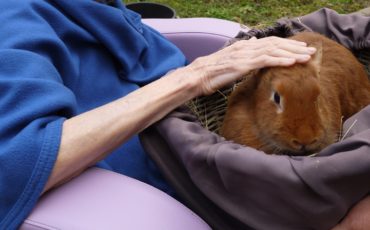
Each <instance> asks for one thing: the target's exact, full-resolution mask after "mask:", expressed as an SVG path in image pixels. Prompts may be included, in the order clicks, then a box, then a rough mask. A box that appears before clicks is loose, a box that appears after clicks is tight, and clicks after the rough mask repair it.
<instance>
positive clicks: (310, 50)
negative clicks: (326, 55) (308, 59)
mask: <svg viewBox="0 0 370 230" xmlns="http://www.w3.org/2000/svg"><path fill="white" fill-rule="evenodd" d="M308 51H309V52H310V53H311V54H313V53H315V52H316V48H315V47H308Z"/></svg>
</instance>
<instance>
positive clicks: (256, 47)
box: [44, 37, 315, 191]
mask: <svg viewBox="0 0 370 230" xmlns="http://www.w3.org/2000/svg"><path fill="white" fill-rule="evenodd" d="M314 52H315V49H312V48H309V47H306V44H305V43H302V42H297V41H292V40H287V39H282V38H274V37H271V38H265V39H258V40H257V39H252V40H249V41H240V42H238V43H235V44H234V45H232V46H230V47H227V48H225V49H222V50H220V51H218V52H216V53H214V54H211V55H209V56H206V57H201V58H199V59H197V60H195V61H194V62H193V63H191V64H190V65H188V66H186V67H183V68H179V69H177V70H175V71H173V72H171V73H170V74H168V75H167V76H165V77H163V78H160V79H159V80H157V81H154V82H152V83H150V84H148V85H146V86H144V87H142V88H140V89H138V90H136V91H134V92H132V93H131V94H129V95H127V96H125V97H122V98H121V99H118V100H116V101H113V102H111V103H109V104H106V105H103V106H101V107H98V108H96V109H94V110H91V111H88V112H85V113H83V114H80V115H78V116H75V117H72V118H70V119H67V120H66V121H65V122H64V124H63V132H62V138H61V144H60V148H59V153H58V157H57V160H56V163H55V167H54V169H53V171H52V174H51V176H50V177H49V180H48V182H47V185H46V187H45V189H44V191H46V190H48V189H50V188H52V187H53V186H54V185H56V184H60V183H63V182H65V181H66V180H69V179H70V178H72V177H73V176H75V175H77V174H79V173H80V172H81V171H83V170H84V169H86V168H87V167H89V166H91V165H94V164H95V163H97V162H98V161H99V160H101V159H103V158H104V157H105V156H107V155H108V154H109V153H110V152H111V151H112V150H113V149H114V148H116V147H117V146H119V145H121V144H122V143H123V142H125V141H126V140H128V139H129V138H130V137H131V136H132V135H134V134H135V133H138V132H139V131H141V130H143V129H144V128H146V127H147V126H149V125H151V124H153V123H154V122H156V121H158V120H159V119H161V118H162V117H163V116H164V115H166V114H167V113H169V112H170V111H171V110H173V109H175V108H176V107H178V106H180V105H181V104H183V103H184V102H186V101H188V100H190V99H192V98H194V97H196V96H199V95H204V94H210V93H212V92H214V91H216V90H217V89H219V88H220V87H223V86H225V85H227V84H231V83H232V82H234V81H235V80H237V79H239V78H241V77H242V76H244V75H245V74H247V73H248V72H249V71H251V70H254V69H258V68H262V67H265V66H277V65H279V66H288V65H292V64H293V63H295V62H306V61H308V60H309V58H310V55H311V54H313V53H314Z"/></svg>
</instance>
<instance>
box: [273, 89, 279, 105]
mask: <svg viewBox="0 0 370 230" xmlns="http://www.w3.org/2000/svg"><path fill="white" fill-rule="evenodd" d="M274 102H275V103H276V104H278V105H280V95H279V94H278V93H277V92H274Z"/></svg>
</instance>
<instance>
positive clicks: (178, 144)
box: [154, 9, 370, 230]
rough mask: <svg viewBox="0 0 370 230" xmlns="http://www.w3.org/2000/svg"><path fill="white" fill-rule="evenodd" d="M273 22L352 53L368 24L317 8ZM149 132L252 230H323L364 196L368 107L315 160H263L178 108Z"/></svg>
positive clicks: (363, 44)
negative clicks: (318, 35) (318, 36)
mask: <svg viewBox="0 0 370 230" xmlns="http://www.w3.org/2000/svg"><path fill="white" fill-rule="evenodd" d="M279 23H280V25H289V26H291V28H292V29H293V30H294V31H300V30H303V29H306V30H307V29H308V30H313V31H316V32H319V33H322V34H324V35H326V36H328V37H330V38H332V39H334V40H336V41H338V42H340V43H342V44H343V45H345V46H346V47H348V48H349V49H352V50H353V51H357V50H360V49H362V50H364V49H365V48H366V49H367V48H370V17H365V16H361V15H360V14H350V15H339V14H337V13H336V12H335V11H332V10H330V9H321V10H319V11H316V12H314V13H312V14H309V15H306V16H303V17H300V18H297V19H293V20H289V19H284V20H280V21H279ZM271 31H273V32H276V30H271ZM279 31H283V32H286V31H285V30H284V28H283V30H279ZM257 32H258V31H257ZM262 32H263V33H264V32H266V31H262ZM288 32H289V31H288ZM249 35H250V34H247V35H246V36H249ZM243 36H244V35H243V34H241V38H242V39H243ZM253 36H254V35H253ZM154 128H155V129H156V130H157V131H158V133H159V134H160V135H161V137H162V138H163V139H164V140H166V142H167V145H168V146H169V148H170V149H171V151H172V153H171V154H174V155H175V156H176V157H177V158H178V159H179V161H180V162H181V163H182V164H183V165H184V167H185V169H186V171H187V173H188V174H189V176H190V177H191V179H192V181H193V182H194V184H196V186H197V187H198V188H199V189H200V190H201V191H202V192H203V193H204V194H205V195H206V196H207V197H208V198H209V199H210V200H212V201H213V202H214V203H215V204H217V205H218V206H219V207H221V208H222V209H223V210H225V211H226V212H227V213H229V214H231V215H232V216H233V217H235V218H237V219H238V220H240V221H241V222H243V223H244V224H245V225H246V226H250V227H253V228H254V229H263V230H269V229H274V230H275V229H284V230H289V229H292V230H296V229H302V230H303V229H320V230H323V229H329V228H331V227H333V226H334V225H335V224H336V223H338V222H339V221H340V220H341V218H343V217H344V216H345V214H346V213H347V212H348V210H349V209H350V207H352V206H353V205H354V204H355V203H357V202H358V201H359V200H361V199H362V198H363V197H364V196H366V195H367V194H369V192H370V183H369V179H370V106H368V107H366V108H365V109H363V110H362V111H360V112H359V113H357V114H355V115H354V116H353V117H351V118H350V119H348V120H347V121H346V122H345V123H344V133H346V138H345V139H344V140H343V141H340V142H338V143H335V144H333V145H330V146H329V147H327V148H325V149H324V150H322V151H321V152H320V153H319V154H317V155H316V156H314V157H289V156H276V155H266V154H264V153H263V152H259V151H257V150H255V149H252V148H249V147H246V146H241V145H238V144H235V143H232V142H229V141H226V140H225V139H224V138H222V137H220V136H218V135H217V134H215V133H212V132H209V131H207V130H206V129H204V128H203V127H202V126H201V125H200V124H199V122H198V120H197V118H196V117H195V116H193V115H192V114H191V113H190V112H189V111H187V110H186V109H184V108H180V109H178V110H177V111H174V112H173V113H171V114H169V115H168V116H167V117H166V118H164V119H163V120H161V121H160V122H158V123H157V124H155V125H154ZM348 129H349V131H348V132H347V130H348ZM154 154H155V153H154ZM164 168H165V167H164ZM164 174H167V175H169V174H171V172H170V171H166V170H164Z"/></svg>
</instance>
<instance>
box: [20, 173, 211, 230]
mask: <svg viewBox="0 0 370 230" xmlns="http://www.w3.org/2000/svg"><path fill="white" fill-rule="evenodd" d="M20 229H21V230H36V229H38V230H40V229H43V230H45V229H90V230H93V229H110V230H112V229H151V230H165V229H168V230H173V229H176V230H188V229H195V230H197V229H199V230H203V229H210V227H209V226H208V225H207V224H206V223H205V222H204V221H203V220H202V219H200V218H199V217H198V216H197V215H195V214H194V213H193V212H192V211H190V210H189V209H188V208H186V207H185V206H184V205H182V204H181V203H179V202H178V201H176V200H175V199H173V198H172V197H170V196H168V195H167V194H165V193H163V192H162V191H160V190H158V189H156V188H153V187H152V186H149V185H147V184H144V183H142V182H139V181H137V180H134V179H132V178H129V177H126V176H123V175H121V174H117V173H114V172H111V171H107V170H104V169H99V168H91V169H89V170H87V171H86V172H84V173H83V174H82V175H80V176H78V177H77V178H75V179H73V180H72V181H70V182H68V183H67V184H65V185H63V186H61V187H59V188H58V189H55V190H52V191H50V192H49V193H47V194H45V195H44V196H43V197H42V198H41V200H40V201H39V202H38V204H37V206H36V207H35V209H34V210H33V212H32V213H31V215H30V216H29V217H28V218H27V219H26V220H25V221H24V223H23V225H22V226H21V228H20Z"/></svg>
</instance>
